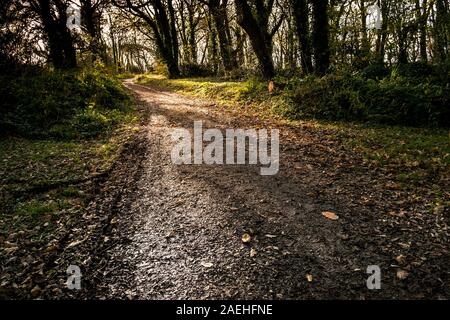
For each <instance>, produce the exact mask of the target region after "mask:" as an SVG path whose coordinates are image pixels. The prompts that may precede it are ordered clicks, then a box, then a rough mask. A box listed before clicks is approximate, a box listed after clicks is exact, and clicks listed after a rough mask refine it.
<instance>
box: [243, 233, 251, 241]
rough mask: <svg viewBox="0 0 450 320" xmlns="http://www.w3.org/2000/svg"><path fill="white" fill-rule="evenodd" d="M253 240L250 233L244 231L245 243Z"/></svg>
mask: <svg viewBox="0 0 450 320" xmlns="http://www.w3.org/2000/svg"><path fill="white" fill-rule="evenodd" d="M251 240H252V237H251V236H250V235H249V234H248V233H244V234H243V235H242V242H243V243H250V241H251Z"/></svg>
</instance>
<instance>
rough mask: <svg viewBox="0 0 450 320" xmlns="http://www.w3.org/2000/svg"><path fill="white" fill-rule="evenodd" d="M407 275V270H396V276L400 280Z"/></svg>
mask: <svg viewBox="0 0 450 320" xmlns="http://www.w3.org/2000/svg"><path fill="white" fill-rule="evenodd" d="M408 276H409V272H408V271H406V270H402V269H399V270H397V278H399V279H400V280H405V279H406V278H408Z"/></svg>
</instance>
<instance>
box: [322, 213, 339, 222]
mask: <svg viewBox="0 0 450 320" xmlns="http://www.w3.org/2000/svg"><path fill="white" fill-rule="evenodd" d="M322 215H323V216H324V217H325V218H327V219H330V220H333V221H336V220H338V219H339V216H338V215H337V214H336V213H334V212H331V211H324V212H322Z"/></svg>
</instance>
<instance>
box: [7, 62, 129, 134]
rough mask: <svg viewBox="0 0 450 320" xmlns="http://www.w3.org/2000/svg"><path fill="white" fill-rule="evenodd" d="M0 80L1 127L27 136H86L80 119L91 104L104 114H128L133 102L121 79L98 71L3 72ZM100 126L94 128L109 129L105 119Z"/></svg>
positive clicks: (98, 123)
mask: <svg viewBox="0 0 450 320" xmlns="http://www.w3.org/2000/svg"><path fill="white" fill-rule="evenodd" d="M0 83H1V86H0V96H1V97H2V107H1V113H0V126H1V127H2V129H3V131H4V132H5V131H6V132H11V131H13V132H16V133H18V134H21V135H25V136H34V137H41V136H56V137H58V138H66V137H67V138H73V137H75V136H78V137H82V136H83V134H82V133H83V132H85V130H86V127H83V126H84V122H83V121H81V122H80V121H77V120H76V119H77V118H78V117H80V114H83V113H84V112H85V110H87V108H88V107H89V106H91V107H92V106H94V110H95V112H97V113H100V114H103V113H104V114H108V113H109V112H110V111H113V110H117V111H118V112H123V113H125V112H126V110H127V109H128V106H129V102H130V99H129V97H128V95H127V93H126V92H125V90H124V89H123V88H122V86H121V84H120V82H119V81H118V80H116V79H113V78H112V77H110V76H108V75H105V74H103V73H100V72H99V71H97V70H89V71H80V72H60V71H48V70H41V73H40V74H34V73H27V72H24V73H22V74H20V75H3V76H1V77H0ZM97 120H99V119H97ZM96 125H97V126H98V128H99V129H97V128H95V130H94V128H93V127H94V126H91V129H93V130H94V131H98V130H103V131H105V130H106V129H107V128H108V127H107V126H106V127H105V126H103V125H102V124H101V121H96Z"/></svg>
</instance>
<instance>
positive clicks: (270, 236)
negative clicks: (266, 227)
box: [266, 234, 277, 238]
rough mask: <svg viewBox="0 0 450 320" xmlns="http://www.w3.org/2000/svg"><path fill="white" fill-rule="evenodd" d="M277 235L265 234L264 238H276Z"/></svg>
mask: <svg viewBox="0 0 450 320" xmlns="http://www.w3.org/2000/svg"><path fill="white" fill-rule="evenodd" d="M276 237H277V236H276V235H273V234H266V238H276Z"/></svg>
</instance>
